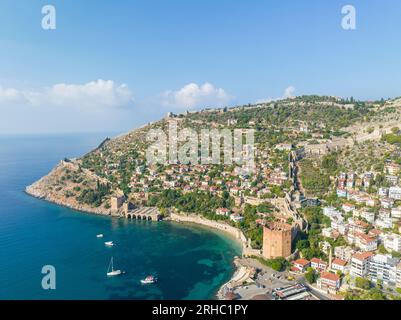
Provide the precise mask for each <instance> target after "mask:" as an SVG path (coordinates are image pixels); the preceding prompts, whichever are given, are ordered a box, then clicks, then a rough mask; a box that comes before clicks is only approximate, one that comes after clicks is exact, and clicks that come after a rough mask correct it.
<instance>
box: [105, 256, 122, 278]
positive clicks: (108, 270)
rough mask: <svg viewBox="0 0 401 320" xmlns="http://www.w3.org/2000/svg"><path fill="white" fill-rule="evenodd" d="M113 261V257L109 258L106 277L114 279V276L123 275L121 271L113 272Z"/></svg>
mask: <svg viewBox="0 0 401 320" xmlns="http://www.w3.org/2000/svg"><path fill="white" fill-rule="evenodd" d="M113 260H114V259H113V257H111V261H110V264H109V268H108V269H107V276H108V277H115V276H120V275H122V274H123V272H122V271H121V270H114V263H113ZM110 267H111V268H110Z"/></svg>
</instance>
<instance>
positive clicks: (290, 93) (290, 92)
mask: <svg viewBox="0 0 401 320" xmlns="http://www.w3.org/2000/svg"><path fill="white" fill-rule="evenodd" d="M294 93H295V87H294V86H289V87H287V88H285V90H284V94H283V96H282V97H278V98H265V99H259V100H257V101H256V103H268V102H272V101H278V100H284V99H292V98H294Z"/></svg>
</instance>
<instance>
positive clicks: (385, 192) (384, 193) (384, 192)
mask: <svg viewBox="0 0 401 320" xmlns="http://www.w3.org/2000/svg"><path fill="white" fill-rule="evenodd" d="M388 191H389V190H388V188H379V191H378V194H379V196H380V197H388Z"/></svg>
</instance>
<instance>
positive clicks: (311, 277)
mask: <svg viewBox="0 0 401 320" xmlns="http://www.w3.org/2000/svg"><path fill="white" fill-rule="evenodd" d="M305 279H306V281H308V282H309V283H310V284H312V283H315V282H316V280H317V274H316V272H315V270H313V268H308V271H307V272H306V273H305Z"/></svg>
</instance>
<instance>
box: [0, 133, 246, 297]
mask: <svg viewBox="0 0 401 320" xmlns="http://www.w3.org/2000/svg"><path fill="white" fill-rule="evenodd" d="M103 138H105V135H104V134H80V135H78V134H69V135H53V136H46V135H34V136H22V135H21V136H0V299H213V298H214V295H215V293H216V291H217V290H218V288H219V287H220V286H221V285H222V284H223V283H224V282H226V281H227V280H228V279H229V278H230V277H231V275H232V273H233V272H234V266H233V264H232V261H233V257H234V256H236V255H238V254H239V253H240V248H239V246H238V245H237V244H236V243H235V242H234V241H233V240H232V239H231V238H229V237H226V236H224V235H222V234H219V233H217V232H214V231H210V230H206V229H204V228H201V227H196V226H193V227H192V226H184V225H180V224H176V223H172V222H160V223H154V222H141V221H137V222H135V221H124V220H121V219H112V218H109V217H99V216H94V215H89V214H84V213H80V212H76V211H73V210H70V209H67V208H64V207H60V206H57V205H53V204H50V203H47V202H45V201H42V200H38V199H34V198H32V197H30V196H28V195H26V194H25V193H24V188H25V186H26V185H29V184H31V183H32V182H34V181H35V180H37V179H38V178H40V177H41V176H43V175H45V174H47V173H48V172H49V171H50V170H51V168H52V167H53V166H54V165H56V164H57V163H58V161H60V160H61V159H63V158H64V157H76V156H80V155H82V154H84V153H85V152H87V151H89V150H91V149H92V148H94V147H95V146H96V145H97V144H98V143H99V142H100V141H102V139H103ZM99 233H103V234H104V239H98V238H96V235H97V234H99ZM108 240H112V241H114V243H115V246H114V247H113V248H106V247H105V246H104V241H108ZM112 256H113V257H114V263H115V267H117V268H119V269H122V270H124V271H126V274H125V275H123V276H122V277H119V278H111V279H110V278H107V277H106V271H107V268H108V265H109V261H110V258H111V257H112ZM44 265H52V266H54V267H55V268H56V290H43V289H42V286H41V281H42V277H43V276H44V275H43V274H42V273H41V270H42V267H43V266H44ZM149 273H152V274H157V275H158V278H159V282H158V283H157V284H155V285H149V286H143V285H141V284H140V279H142V278H144V277H145V276H146V275H147V274H149Z"/></svg>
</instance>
